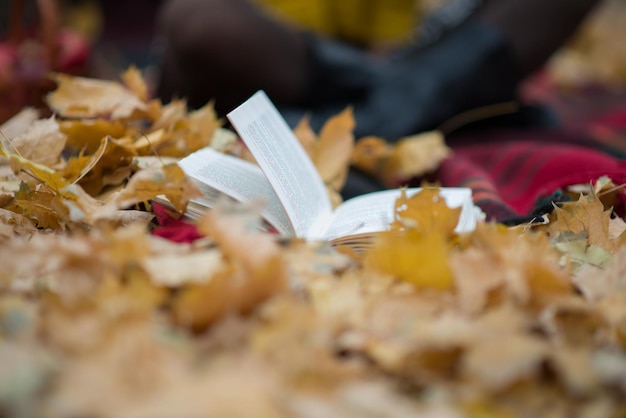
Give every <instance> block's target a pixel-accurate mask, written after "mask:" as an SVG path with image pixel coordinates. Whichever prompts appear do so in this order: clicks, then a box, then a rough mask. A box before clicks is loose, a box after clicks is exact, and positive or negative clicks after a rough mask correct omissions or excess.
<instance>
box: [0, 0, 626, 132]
mask: <svg viewBox="0 0 626 418" xmlns="http://www.w3.org/2000/svg"><path fill="white" fill-rule="evenodd" d="M444 2H445V0H423V2H422V3H423V6H422V7H421V8H420V10H418V11H417V13H418V14H420V15H421V14H428V13H432V12H433V11H436V10H437V9H438V7H440V6H441V4H442V3H444ZM162 3H163V1H161V0H132V1H119V0H57V1H52V0H19V1H18V0H0V121H2V120H5V119H6V118H8V117H9V116H10V115H11V114H13V113H15V112H16V111H17V110H19V109H20V108H21V107H22V106H24V105H37V104H41V97H42V96H43V93H44V92H45V91H47V90H49V89H50V88H52V87H53V86H51V85H50V84H49V81H48V80H47V78H46V74H47V72H48V71H49V70H50V69H52V70H55V71H62V72H68V73H73V74H77V75H84V76H89V77H95V78H103V79H117V78H118V76H119V74H120V73H121V71H123V70H124V69H126V68H127V67H128V66H129V65H131V64H132V65H135V66H137V67H138V68H139V69H140V70H142V72H143V74H144V77H145V78H146V80H147V81H148V84H149V86H151V87H152V88H153V87H154V85H155V82H156V80H157V77H158V71H159V48H160V46H159V42H158V37H157V36H156V31H155V27H156V20H157V13H158V10H159V7H160V6H161V4H162ZM292 3H293V4H294V5H297V4H299V2H295V1H292ZM55 7H56V11H51V9H54V8H55ZM347 16H348V18H350V19H357V20H358V19H363V18H364V17H363V16H352V15H347ZM350 16H352V17H350ZM409 21H412V20H411V19H408V20H407V22H409ZM416 21H417V20H416ZM624 22H626V0H605V1H603V2H602V3H601V6H600V7H599V8H598V10H597V11H596V12H595V13H594V14H593V15H592V16H591V18H590V19H589V20H588V21H587V23H586V24H585V25H584V27H583V28H581V30H580V31H579V33H578V34H577V36H575V38H574V39H573V40H572V42H571V43H570V44H568V45H567V46H566V47H564V48H562V50H561V51H559V53H557V54H556V56H555V57H554V58H553V59H552V60H551V61H550V62H549V64H548V65H547V66H546V68H545V69H544V70H543V71H541V72H540V73H539V74H537V75H536V76H535V77H533V78H532V79H531V80H529V81H528V83H526V84H525V86H524V87H523V92H524V97H525V98H526V99H527V100H530V101H540V102H543V103H547V104H550V105H552V106H554V107H556V108H557V110H558V111H559V112H561V114H562V115H563V116H564V117H565V118H567V119H569V120H576V118H577V117H580V115H589V116H590V117H592V116H593V114H597V113H598V112H602V111H604V110H606V109H607V108H611V107H613V106H616V105H619V104H623V103H626V100H625V98H626V42H624V39H626V25H625V24H624ZM358 23H359V24H362V23H361V22H358ZM319 24H323V22H321V23H319ZM363 26H366V25H363ZM53 40H54V41H53Z"/></svg>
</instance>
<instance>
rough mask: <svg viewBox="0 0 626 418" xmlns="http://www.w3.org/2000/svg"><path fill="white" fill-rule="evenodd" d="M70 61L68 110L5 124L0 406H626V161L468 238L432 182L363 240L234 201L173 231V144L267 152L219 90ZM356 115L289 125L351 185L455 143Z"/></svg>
mask: <svg viewBox="0 0 626 418" xmlns="http://www.w3.org/2000/svg"><path fill="white" fill-rule="evenodd" d="M55 78H56V81H57V83H58V87H57V89H56V90H55V91H54V92H53V93H51V94H50V95H49V96H48V99H47V102H48V104H49V106H50V108H51V110H52V111H53V112H54V114H55V117H52V118H41V117H40V116H39V115H38V114H37V112H35V111H34V110H32V109H25V110H24V111H23V112H22V113H20V114H19V115H18V116H16V117H15V118H14V119H12V120H11V121H9V122H7V123H5V124H4V125H2V127H1V129H2V137H3V139H2V151H1V153H2V162H1V165H0V170H1V173H0V174H1V179H2V180H1V182H0V240H1V241H2V242H1V243H0V245H1V247H0V248H1V249H0V266H2V267H1V269H0V416H3V417H9V416H10V417H34V416H36V417H50V418H53V417H63V418H66V417H85V418H91V417H93V418H104V417H122V416H123V417H131V418H142V417H145V418H147V417H151V418H154V417H172V416H180V417H229V418H230V417H249V416H254V417H258V418H270V417H272V418H274V417H276V418H278V417H306V418H317V417H365V418H367V417H414V416H423V417H442V418H443V417H446V418H447V417H477V418H478V417H489V418H491V417H494V418H500V417H502V418H504V417H533V418H534V417H537V416H541V417H581V418H584V417H623V416H624V415H625V414H626V235H625V234H624V230H626V224H625V223H624V221H623V218H621V217H620V216H619V215H618V214H616V213H614V211H613V209H612V208H613V206H614V205H615V204H616V202H617V201H618V200H619V194H620V193H623V189H622V188H621V187H619V186H616V185H613V184H612V182H611V181H610V179H606V178H601V179H598V182H597V183H596V184H594V185H592V186H591V187H584V188H582V189H580V190H576V191H575V194H573V195H572V196H573V197H574V199H573V200H572V202H569V203H565V204H563V205H562V206H561V207H559V208H555V209H554V211H553V212H552V214H550V215H549V216H546V217H545V219H543V220H541V222H538V223H536V224H533V225H532V226H531V225H521V226H519V227H515V228H507V227H504V226H502V225H498V224H495V223H483V224H480V225H479V226H478V228H477V229H476V230H475V231H474V232H471V233H466V234H461V235H459V234H456V233H455V232H454V227H455V225H456V222H457V219H458V216H459V213H458V211H457V210H454V209H449V208H447V207H446V205H445V203H444V202H443V200H442V199H440V198H439V196H438V193H437V190H436V189H426V190H425V191H424V192H422V193H420V194H418V195H416V196H414V197H403V198H401V199H400V200H399V201H398V204H397V208H396V220H395V221H394V223H393V225H391V231H390V232H389V233H386V234H382V235H381V236H380V237H379V238H378V240H377V241H376V243H375V245H374V247H373V248H372V249H371V250H370V251H369V252H367V253H366V254H362V253H354V252H351V251H350V250H349V249H347V248H343V249H337V248H333V247H332V246H330V245H329V244H328V243H324V242H317V243H310V242H303V241H300V240H296V239H290V240H284V239H277V237H276V236H275V235H273V234H270V233H266V232H261V231H260V230H259V229H258V228H257V226H258V225H259V222H260V216H259V213H260V209H259V208H258V207H257V206H256V205H254V204H250V205H243V204H239V203H234V202H231V201H228V200H226V199H225V200H224V201H223V202H221V203H220V204H219V205H218V206H217V207H215V208H214V209H212V210H210V211H207V212H206V214H205V215H204V216H203V217H202V218H201V219H200V220H198V221H197V225H196V228H197V235H198V239H196V240H194V241H193V242H191V243H176V242H173V241H171V240H165V239H163V238H160V237H158V236H157V235H155V234H154V233H153V232H154V229H155V227H157V226H156V225H155V223H154V213H153V206H152V205H151V201H152V199H153V198H155V197H157V196H161V195H163V196H167V197H168V199H169V201H171V202H172V204H173V205H174V207H175V208H177V209H178V210H180V211H182V210H184V208H185V205H186V203H187V202H188V200H189V199H191V198H193V197H195V196H197V195H198V189H197V187H196V186H195V185H194V184H193V183H191V182H190V181H189V180H187V179H186V178H185V176H184V175H183V173H182V171H181V170H180V169H179V168H178V167H177V166H176V165H175V164H174V162H175V161H176V159H177V158H180V157H183V156H185V155H187V154H189V153H190V152H193V151H195V150H197V149H199V148H201V147H205V146H212V147H214V148H216V149H219V150H221V151H223V152H228V153H231V154H234V155H238V156H240V157H241V158H247V159H250V156H249V155H248V154H247V153H246V150H245V149H244V148H243V147H242V146H241V144H240V143H239V142H238V141H237V138H236V135H235V134H234V133H233V132H231V131H229V130H227V129H224V128H223V127H222V123H221V121H220V120H218V119H217V118H216V116H215V114H214V112H213V109H212V107H211V105H210V104H209V105H207V106H206V107H204V108H202V109H199V110H196V111H193V112H191V111H188V110H187V108H186V105H185V103H184V102H176V101H175V102H172V103H170V104H167V105H163V104H162V103H160V102H159V101H156V100H151V99H150V98H149V97H148V93H147V89H146V87H145V83H144V82H143V80H142V78H141V75H140V74H139V73H138V72H137V71H136V70H134V69H130V70H128V71H127V72H125V73H124V75H123V76H122V83H116V82H111V81H102V80H90V79H80V78H72V77H68V76H64V75H57V76H55ZM350 118H351V115H350V113H349V111H346V112H344V113H342V114H341V115H339V116H338V117H337V118H334V119H332V120H330V121H329V123H328V124H327V126H326V127H325V129H323V130H322V132H320V133H319V136H318V135H317V134H316V133H314V132H312V131H311V130H310V128H308V126H307V125H306V121H303V123H302V124H301V125H300V126H299V127H298V128H297V129H296V131H297V135H298V137H299V139H300V140H301V141H302V143H303V145H304V146H305V148H306V149H307V150H308V152H309V154H310V155H311V156H312V158H313V160H314V161H316V160H317V161H319V163H317V167H318V169H319V170H320V174H321V175H322V178H324V180H325V181H326V183H327V185H328V187H329V193H331V195H333V196H334V197H335V199H337V198H338V195H337V193H336V192H337V190H338V188H340V187H341V184H342V179H343V178H345V170H346V169H347V166H348V165H349V164H357V165H359V166H361V168H363V169H366V170H368V169H369V170H371V171H372V172H377V173H379V174H380V176H381V181H384V182H387V183H388V184H391V183H397V182H401V181H402V179H404V178H409V177H412V176H414V175H417V174H419V173H420V172H424V171H428V170H431V169H432V168H434V166H436V164H437V163H438V162H439V161H440V160H441V159H442V158H444V157H445V155H447V152H448V151H447V149H446V148H445V145H443V143H442V142H441V141H440V139H438V138H437V136H436V135H435V136H433V134H429V135H426V136H421V137H414V138H408V139H406V140H405V141H401V143H400V145H398V146H396V147H389V146H387V145H386V144H385V143H384V141H382V140H380V139H376V138H364V139H360V140H359V141H356V143H353V142H354V139H353V138H352V137H351V135H350V131H351V129H352V127H353V124H352V123H351V119H350ZM412 152H413V153H414V154H413V155H419V156H422V157H423V156H424V155H428V156H429V158H426V159H425V161H418V163H417V164H416V161H417V160H419V159H410V158H409V159H407V158H404V157H405V156H407V155H411V153H412ZM316 155H317V157H316ZM329 155H332V156H333V158H332V159H331V161H330V162H329V159H328V156H329ZM322 156H326V157H325V158H322ZM422 159H423V158H422ZM157 229H158V228H157Z"/></svg>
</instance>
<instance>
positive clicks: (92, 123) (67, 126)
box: [59, 119, 126, 154]
mask: <svg viewBox="0 0 626 418" xmlns="http://www.w3.org/2000/svg"><path fill="white" fill-rule="evenodd" d="M59 125H60V129H61V132H63V133H64V134H65V135H66V136H67V146H68V147H69V148H73V149H76V150H80V151H82V152H84V153H86V154H93V153H95V152H96V150H97V149H98V148H99V147H100V145H101V144H102V140H103V139H104V138H106V137H111V138H122V137H123V136H124V135H125V133H126V127H125V126H124V124H123V123H122V122H121V121H119V120H109V119H88V120H85V119H81V120H63V121H60V122H59Z"/></svg>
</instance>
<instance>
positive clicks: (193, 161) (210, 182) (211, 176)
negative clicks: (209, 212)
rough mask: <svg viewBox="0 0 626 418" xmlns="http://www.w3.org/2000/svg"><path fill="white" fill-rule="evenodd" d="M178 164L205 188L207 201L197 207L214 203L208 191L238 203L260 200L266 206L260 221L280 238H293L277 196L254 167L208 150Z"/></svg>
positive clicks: (201, 151)
mask: <svg viewBox="0 0 626 418" xmlns="http://www.w3.org/2000/svg"><path fill="white" fill-rule="evenodd" d="M178 164H179V165H180V167H181V168H182V169H183V171H184V172H185V173H186V174H187V175H188V176H189V177H190V178H192V179H193V180H194V181H196V182H198V183H201V184H203V185H205V186H203V187H201V190H202V191H203V192H204V193H206V199H205V200H202V199H199V200H197V201H196V203H199V204H202V203H205V204H207V205H210V204H211V200H214V199H215V195H214V193H213V191H212V190H211V189H215V190H217V191H218V192H222V193H224V194H226V195H228V196H230V197H232V198H233V199H236V200H239V201H241V202H248V201H251V200H253V199H262V200H263V201H264V202H265V205H266V208H265V210H264V212H263V217H264V218H265V219H266V220H267V222H269V223H270V224H271V225H272V226H273V227H274V228H276V229H277V230H278V232H280V233H281V234H283V235H293V234H294V231H293V228H292V226H291V225H290V223H289V219H288V218H287V215H286V213H285V211H284V209H283V207H282V205H281V203H280V201H279V200H278V196H276V193H274V189H272V187H271V185H270V184H269V182H268V181H267V179H266V178H265V176H264V175H263V173H262V172H261V169H260V168H259V167H257V166H256V165H254V164H252V163H249V162H247V161H244V160H242V159H240V158H236V157H232V156H230V155H226V154H222V153H221V152H218V151H215V150H213V149H211V148H204V149H201V150H199V151H196V152H194V153H192V154H190V155H189V156H187V157H185V158H183V159H182V160H181V161H179V162H178Z"/></svg>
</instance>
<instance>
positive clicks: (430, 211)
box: [391, 187, 462, 237]
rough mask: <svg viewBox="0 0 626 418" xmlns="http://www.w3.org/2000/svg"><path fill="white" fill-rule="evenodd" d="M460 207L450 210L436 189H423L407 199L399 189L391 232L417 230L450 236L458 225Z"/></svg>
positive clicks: (403, 191)
mask: <svg viewBox="0 0 626 418" xmlns="http://www.w3.org/2000/svg"><path fill="white" fill-rule="evenodd" d="M461 210H462V208H461V207H457V208H450V207H448V204H447V203H446V200H445V199H444V198H443V196H441V194H440V193H439V190H438V189H437V188H436V187H424V188H423V189H422V190H420V191H418V192H417V193H415V194H414V195H413V196H411V197H408V196H407V194H406V189H401V193H400V197H399V198H398V199H396V202H395V205H394V221H393V224H392V225H391V228H392V230H398V229H402V228H417V229H418V230H432V231H437V232H439V233H441V234H442V235H443V236H445V237H449V236H452V234H453V233H454V229H455V228H456V226H457V224H458V223H459V216H460V215H461Z"/></svg>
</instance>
